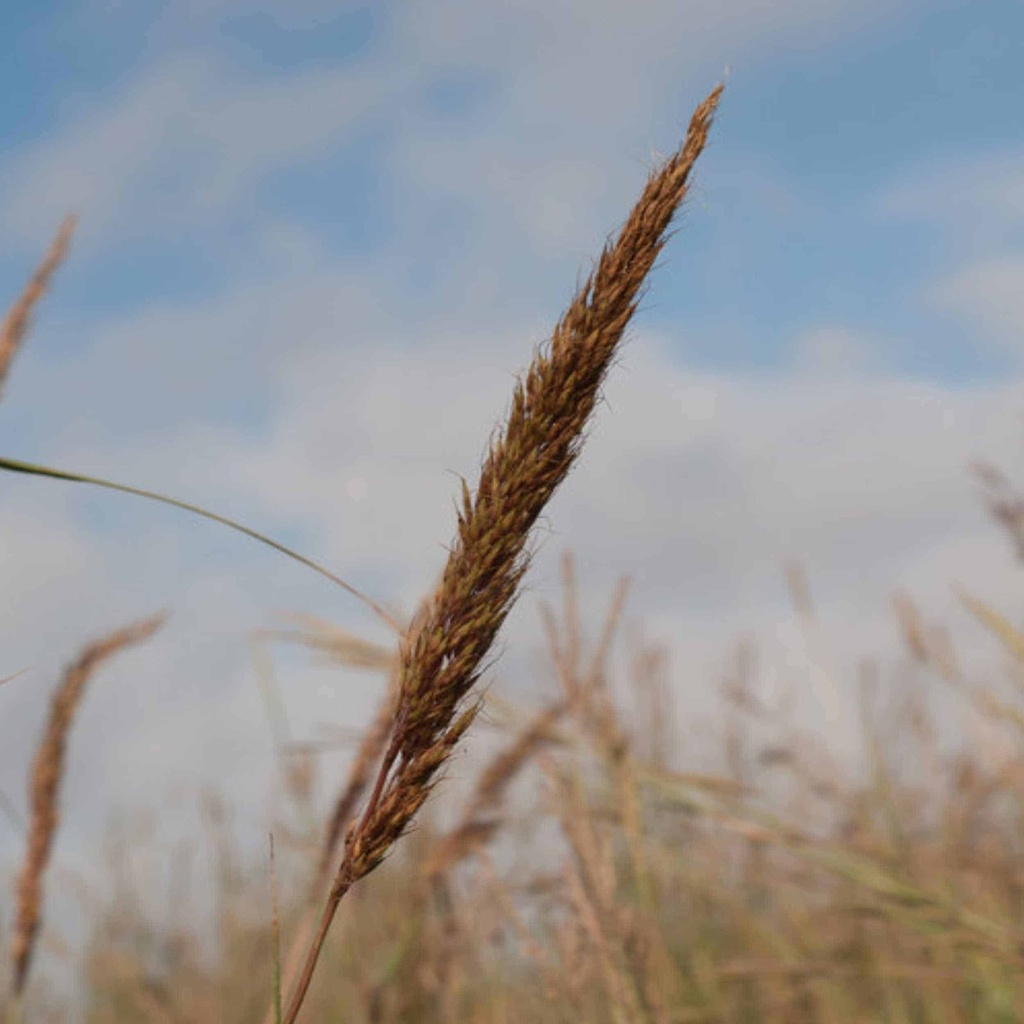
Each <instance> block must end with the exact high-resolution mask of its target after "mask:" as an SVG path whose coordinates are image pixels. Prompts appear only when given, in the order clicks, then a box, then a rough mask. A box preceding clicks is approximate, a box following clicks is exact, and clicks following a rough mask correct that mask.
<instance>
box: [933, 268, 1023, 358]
mask: <svg viewBox="0 0 1024 1024" xmlns="http://www.w3.org/2000/svg"><path fill="white" fill-rule="evenodd" d="M928 295H929V298H930V299H931V301H932V303H933V304H934V305H935V306H936V307H938V308H939V309H943V310H948V311H952V312H954V313H956V314H958V315H959V316H960V317H962V318H963V319H964V320H966V321H968V322H973V323H975V324H977V325H978V327H980V328H981V330H982V331H983V332H985V334H987V335H988V339H987V340H989V341H994V342H995V343H996V344H998V345H999V346H1000V347H1001V348H1003V349H1004V350H1005V351H1007V352H1009V353H1011V354H1012V355H1015V356H1018V357H1020V356H1022V355H1024V256H1019V255H1017V254H1015V253H1014V254H1009V255H1006V256H1003V257H993V258H989V259H980V260H978V261H977V262H975V263H972V264H969V265H967V266H965V267H964V268H963V269H962V270H959V271H957V272H956V273H954V274H952V275H950V276H949V277H947V278H946V279H944V280H941V281H939V282H937V283H936V284H935V285H934V286H933V287H932V288H930V289H929V292H928Z"/></svg>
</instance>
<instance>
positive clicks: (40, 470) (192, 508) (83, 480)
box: [0, 457, 402, 636]
mask: <svg viewBox="0 0 1024 1024" xmlns="http://www.w3.org/2000/svg"><path fill="white" fill-rule="evenodd" d="M0 469H7V470H10V471H11V472H12V473H27V474H28V475H30V476H46V477H51V478H52V479H54V480H70V481H72V482H73V483H80V484H93V485H94V486H96V487H107V488H110V490H113V491H122V492H123V493H124V494H134V495H136V496H137V497H140V498H149V499H150V500H151V501H160V502H163V504H165V505H173V506H174V507H175V508H181V509H184V510H185V511H186V512H193V513H195V514H196V515H197V516H203V517H205V518H206V519H212V520H213V521H214V522H215V523H221V524H222V525H224V526H229V527H231V529H232V530H238V532H239V533H244V534H246V535H247V536H249V537H252V538H253V539H254V540H258V541H259V542H260V543H261V544H266V545H267V546H268V547H271V548H273V549H274V550H275V551H280V552H281V554H283V555H287V556H288V557H289V558H292V559H294V560H295V561H296V562H299V563H301V564H302V565H304V566H306V567H307V568H309V569H312V570H313V571H314V572H318V573H319V574H320V575H321V576H325V577H326V578H327V579H329V580H330V581H331V582H332V583H335V584H337V585H338V586H339V587H341V588H342V589H343V590H346V591H348V593H350V594H351V595H352V596H353V597H357V598H358V599H359V600H360V601H362V602H363V603H364V604H366V605H367V606H368V607H369V608H371V609H372V610H373V611H374V612H376V614H377V615H378V616H379V617H380V618H381V619H382V620H383V621H384V622H386V623H387V624H388V626H390V627H391V629H392V630H394V632H395V633H396V634H397V635H399V636H401V633H402V630H401V629H400V627H399V626H398V624H397V623H396V622H395V620H394V619H393V618H392V617H391V616H390V615H388V613H387V612H386V611H384V609H383V608H381V607H380V605H378V604H377V603H376V602H375V601H372V600H371V599H370V598H368V597H366V595H365V594H361V593H360V592H359V591H358V590H356V588H355V587H353V586H351V585H350V584H348V583H346V582H345V581H344V580H343V579H341V578H340V577H338V576H335V575H334V573H332V572H330V571H329V570H328V569H325V568H324V567H323V566H322V565H318V564H317V563H316V562H314V561H312V560H311V559H309V558H306V557H305V556H304V555H300V554H299V553H298V552H297V551H293V550H292V549H291V548H288V547H285V546H284V545H283V544H279V543H278V542H277V541H276V540H272V539H271V538H270V537H265V536H264V535H263V534H262V533H257V532H256V531H255V530H250V529H249V527H248V526H243V525H242V524H241V523H236V522H235V521H234V520H233V519H228V518H227V517H226V516H221V515H217V513H216V512H209V511H207V510H206V509H204V508H199V506H198V505H190V504H189V503H188V502H187V501H178V499H177V498H169V497H168V496H167V495H165V494H157V493H155V492H154V491H146V490H143V489H142V488H141V487H129V486H128V485H127V484H118V483H113V482H112V481H110V480H101V479H99V478H98V477H94V476H86V475H85V474H84V473H69V472H67V471H66V470H63V469H53V468H51V467H50V466H39V465H36V464H35V463H32V462H21V461H20V460H18V459H8V458H3V457H0Z"/></svg>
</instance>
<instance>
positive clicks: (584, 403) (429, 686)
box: [285, 85, 722, 1024]
mask: <svg viewBox="0 0 1024 1024" xmlns="http://www.w3.org/2000/svg"><path fill="white" fill-rule="evenodd" d="M721 93H722V86H721V85H719V86H718V87H717V88H716V89H715V90H714V91H713V92H712V93H711V94H710V95H709V96H708V97H707V99H706V100H704V102H703V103H701V105H700V106H699V107H698V108H697V110H696V111H695V112H694V115H693V118H692V119H691V121H690V126H689V131H688V132H687V135H686V140H685V142H684V144H683V146H682V148H681V149H680V150H679V151H678V152H676V153H675V154H674V155H673V156H672V157H671V158H669V159H668V160H667V161H666V162H665V163H664V164H663V165H662V167H661V168H660V169H659V170H658V171H656V172H655V173H654V174H652V175H651V177H650V179H649V180H648V182H647V185H646V187H645V188H644V191H643V194H642V195H641V197H640V200H639V202H638V203H637V204H636V206H635V207H634V208H633V211H632V213H631V214H630V216H629V219H628V220H627V221H626V224H625V226H624V228H623V229H622V232H621V233H620V235H619V238H618V240H617V241H616V242H615V244H614V245H611V246H610V247H606V248H605V250H604V252H603V253H602V255H601V258H600V260H599V262H598V265H597V268H596V270H595V271H594V272H593V273H592V274H591V276H590V277H589V278H588V279H587V281H586V283H585V284H584V286H583V287H582V288H581V289H580V290H579V292H578V293H577V294H576V296H575V297H574V298H573V300H572V302H571V303H570V305H569V308H568V310H567V311H566V313H565V314H564V315H563V317H562V319H561V320H560V321H559V323H558V325H557V326H556V328H555V331H554V334H553V336H552V341H551V351H550V354H543V353H538V354H537V356H536V357H535V358H534V361H533V364H532V365H531V367H530V369H529V371H528V373H527V376H526V379H525V382H524V381H519V382H518V383H517V385H516V389H515V393H514V396H513V400H512V407H511V410H510V413H509V416H508V421H507V422H506V424H505V428H504V431H503V432H502V434H501V435H500V436H499V437H498V438H497V440H492V442H491V444H490V446H489V451H488V453H487V457H486V459H485V461H484V465H483V469H482V471H481V475H480V481H479V485H478V487H477V492H476V496H475V497H472V496H471V495H470V492H469V488H468V487H467V485H466V482H465V481H463V483H462V505H463V507H462V511H461V512H460V513H459V516H458V538H457V539H456V542H455V544H454V545H453V547H452V549H451V551H450V554H449V557H448V561H447V564H446V566H445V569H444V572H443V575H442V578H441V582H440V584H439V586H438V587H437V589H436V590H435V592H434V594H433V595H432V596H431V597H430V598H429V599H428V600H427V602H426V603H425V604H424V606H423V607H422V608H421V610H420V613H419V614H418V615H417V616H416V619H415V620H414V622H413V624H412V626H411V627H410V628H409V630H407V631H406V633H405V635H404V636H403V638H402V640H401V643H400V664H399V687H400V689H399V700H398V705H397V709H396V714H395V719H394V723H393V726H392V730H391V737H390V741H389V744H388V747H387V750H386V753H385V756H384V759H383V762H382V764H381V766H380V769H379V772H378V775H377V779H376V784H375V786H374V789H373V792H372V795H371V797H370V799H369V801H368V803H367V806H366V809H365V811H364V812H363V815H362V817H361V818H360V819H359V820H358V822H357V823H355V824H354V825H353V827H352V828H351V829H350V830H349V833H348V835H347V836H346V841H345V854H344V858H343V860H342V863H341V866H340V869H339V871H338V873H337V875H336V877H335V880H334V883H333V885H332V887H331V892H330V895H329V897H328V900H327V904H326V906H325V908H324V911H323V914H322V917H321V920H320V925H319V928H318V931H317V934H316V936H315V937H314V939H313V942H312V944H311V946H310V949H309V953H308V955H307V958H306V961H305V964H304V966H303V969H302V973H301V975H300V976H299V978H298V982H297V985H296V989H295V991H294V993H293V994H292V998H291V1001H290V1003H289V1006H288V1011H287V1013H286V1015H285V1022H286V1024H293V1022H294V1021H295V1019H296V1017H297V1015H298V1013H299V1010H300V1008H301V1006H302V1002H303V1000H304V998H305V995H306V992H307V990H308V988H309V984H310V981H311V980H312V977H313V972H314V969H315V967H316V962H317V959H318V957H319V954H320V950H321V948H322V946H323V943H324V940H325V939H326V936H327V932H328V930H329V928H330V925H331V922H332V920H333V918H334V915H335V913H336V911H337V909H338V905H339V904H340V902H341V900H342V898H343V897H344V895H345V893H346V892H348V890H349V889H350V888H351V887H352V885H354V884H355V883H356V882H357V881H358V880H359V879H361V878H363V877H365V876H366V875H368V874H369V873H370V872H371V871H373V869H374V868H375V867H377V866H378V865H379V864H380V863H381V861H382V860H383V859H384V858H385V856H386V855H387V853H388V851H389V850H390V849H391V847H392V846H393V845H394V843H395V842H396V841H397V840H398V839H399V838H400V837H401V835H402V834H403V833H404V832H405V830H406V829H407V828H408V826H409V824H410V823H411V821H412V819H413V817H414V816H415V814H416V812H417V811H418V810H419V809H420V807H421V806H422V805H423V802H424V801H425V800H426V799H427V796H428V795H429V793H430V791H431V789H432V787H433V785H434V783H435V782H436V779H437V775H438V772H439V771H440V770H441V769H442V768H443V767H444V765H445V764H446V763H447V761H448V759H449V758H450V756H451V754H452V751H453V750H454V748H455V746H456V744H457V743H458V742H459V740H460V739H461V738H462V736H463V735H464V733H465V732H466V730H467V729H468V728H469V726H470V725H471V723H472V722H473V719H474V718H475V717H476V714H477V711H478V710H479V703H478V702H477V701H474V700H471V699H470V698H471V693H472V690H473V687H474V685H475V684H476V682H477V681H478V679H479V677H480V675H481V673H482V671H483V666H482V663H483V659H484V657H485V656H486V655H487V653H488V652H489V651H490V649H491V645H492V643H493V642H494V639H495V637H496V636H497V633H498V631H499V629H500V628H501V626H502V624H503V623H504V621H505V618H506V616H507V615H508V613H509V611H510V610H511V608H512V605H513V603H514V602H515V598H516V595H517V591H518V588H519V583H520V581H521V580H522V578H523V575H524V573H525V572H526V569H527V567H528V565H529V559H530V556H529V552H528V551H527V550H526V545H527V542H528V540H529V538H530V535H531V531H532V528H533V526H534V524H535V523H536V521H537V518H538V517H539V516H540V514H541V512H542V511H543V509H544V507H545V505H546V504H547V503H548V501H549V500H550V499H551V497H552V495H553V494H554V492H555V490H556V489H557V488H558V486H559V484H560V483H561V482H562V481H563V480H564V479H565V478H566V476H567V475H568V473H569V470H570V469H571V468H572V466H573V464H574V462H575V460H576V458H577V456H578V455H579V452H580V449H581V447H582V444H583V440H584V431H585V428H586V427H587V425H588V422H589V420H590V417H591V415H592V414H593V411H594V407H595V405H596V402H597V399H598V395H599V392H600V388H601V385H602V384H603V383H604V380H605V376H606V374H607V372H608V368H609V366H610V365H611V362H612V358H613V356H614V354H615V352H616V350H617V348H618V346H619V343H620V341H621V340H622V336H623V332H624V331H625V328H626V325H627V324H628V323H629V321H630V318H631V317H632V316H633V313H634V312H635V311H636V308H637V305H638V302H639V298H640V294H641V288H642V285H643V283H644V280H645V278H646V277H647V274H648V273H649V272H650V270H651V268H652V267H653V265H654V262H655V260H656V259H657V257H658V255H659V253H660V252H661V250H662V247H663V246H664V244H665V241H666V232H667V230H668V227H669V225H670V223H671V221H672V218H673V216H674V214H675V212H676V210H677V209H678V207H679V205H680V203H681V202H682V201H683V199H684V197H685V196H686V193H687V190H688V182H689V177H690V172H691V171H692V169H693V165H694V163H695V161H696V160H697V157H698V156H699V155H700V153H701V151H702V150H703V148H704V145H705V143H706V142H707V138H708V134H709V131H710V129H711V123H712V118H713V115H714V112H715V110H716V108H717V106H718V101H719V98H720V96H721Z"/></svg>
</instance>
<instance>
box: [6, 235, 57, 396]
mask: <svg viewBox="0 0 1024 1024" xmlns="http://www.w3.org/2000/svg"><path fill="white" fill-rule="evenodd" d="M75 223H76V222H75V218H74V217H67V218H65V220H64V223H63V224H61V226H60V229H59V230H58V231H57V235H56V237H55V238H54V240H53V242H52V243H51V244H50V248H49V250H48V251H47V253H46V255H45V256H44V257H43V262H42V263H40V265H39V267H38V268H37V269H36V272H35V273H34V274H33V275H32V278H31V280H30V281H29V282H28V284H27V285H26V287H25V290H24V291H23V292H22V293H21V295H20V296H19V297H18V300H17V301H16V302H15V303H14V305H13V306H11V308H10V311H9V312H8V313H7V316H5V317H4V321H3V323H2V324H0V396H2V395H3V387H4V383H5V382H6V380H7V375H8V373H9V372H10V369H11V363H12V362H13V360H14V356H15V354H16V353H17V351H18V348H19V346H20V345H21V342H22V339H23V338H24V337H25V333H26V332H27V331H28V325H29V320H30V319H31V316H32V310H33V309H34V308H35V306H36V303H38V302H39V300H40V299H41V298H42V296H43V293H44V292H45V291H46V289H47V287H48V286H49V284H50V280H51V279H52V278H53V275H54V273H55V271H56V270H57V268H58V267H59V266H60V265H61V263H63V262H64V257H65V256H66V255H67V252H68V247H69V246H70V245H71V236H72V234H74V231H75Z"/></svg>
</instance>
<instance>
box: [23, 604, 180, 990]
mask: <svg viewBox="0 0 1024 1024" xmlns="http://www.w3.org/2000/svg"><path fill="white" fill-rule="evenodd" d="M165 618H166V616H164V615H155V616H153V617H152V618H149V619H145V620H144V621H142V622H137V623H135V624H133V625H131V626H127V627H125V628H124V629H121V630H118V631H117V632H116V633H111V634H110V635H109V636H107V637H104V638H103V639H102V640H98V641H96V642H95V643H93V644H90V645H89V646H88V647H86V648H85V650H84V651H83V652H82V653H81V655H80V656H79V657H78V660H77V661H75V662H74V663H73V664H72V665H71V666H70V667H69V668H68V669H67V671H66V672H65V674H64V679H63V682H62V683H61V685H60V686H59V687H58V688H57V691H56V693H55V694H54V695H53V699H52V701H51V704H50V715H49V718H48V719H47V722H46V727H45V729H44V731H43V737H42V740H41V741H40V743H39V746H38V747H37V748H36V755H35V760H34V761H33V768H32V776H31V780H30V783H29V803H30V806H31V815H30V821H29V830H28V845H27V849H26V852H25V860H24V864H23V866H22V870H21V875H20V878H19V881H18V911H17V919H16V921H15V926H14V936H13V938H12V940H11V950H10V955H11V965H12V968H13V993H14V997H15V999H18V998H19V997H20V996H21V994H22V992H23V991H24V988H25V981H26V979H27V977H28V971H29V967H30V966H31V963H32V952H33V949H34V946H35V941H36V937H37V934H38V932H39V924H40V914H41V910H42V899H43V873H44V871H45V870H46V865H47V862H48V861H49V859H50V852H51V849H52V847H53V839H54V835H55V833H56V830H57V823H58V819H59V807H58V797H59V795H60V784H61V779H62V777H63V774H64V759H65V753H66V748H67V737H68V732H69V730H70V728H71V723H72V721H73V720H74V717H75V713H76V712H77V710H78V707H79V704H80V703H81V700H82V695H83V693H84V691H85V685H86V683H87V682H88V681H89V677H90V676H91V675H92V674H93V672H95V671H96V669H97V668H98V667H99V666H100V665H101V664H102V663H103V662H105V661H106V660H107V659H108V658H110V657H112V656H113V655H114V654H116V653H117V652H118V651H120V650H123V649H124V648H125V647H129V646H132V645H134V644H138V643H141V642H142V641H143V640H147V639H149V637H151V636H152V635H153V634H154V633H155V632H156V631H157V630H158V629H159V628H160V626H161V625H163V622H164V619H165Z"/></svg>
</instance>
